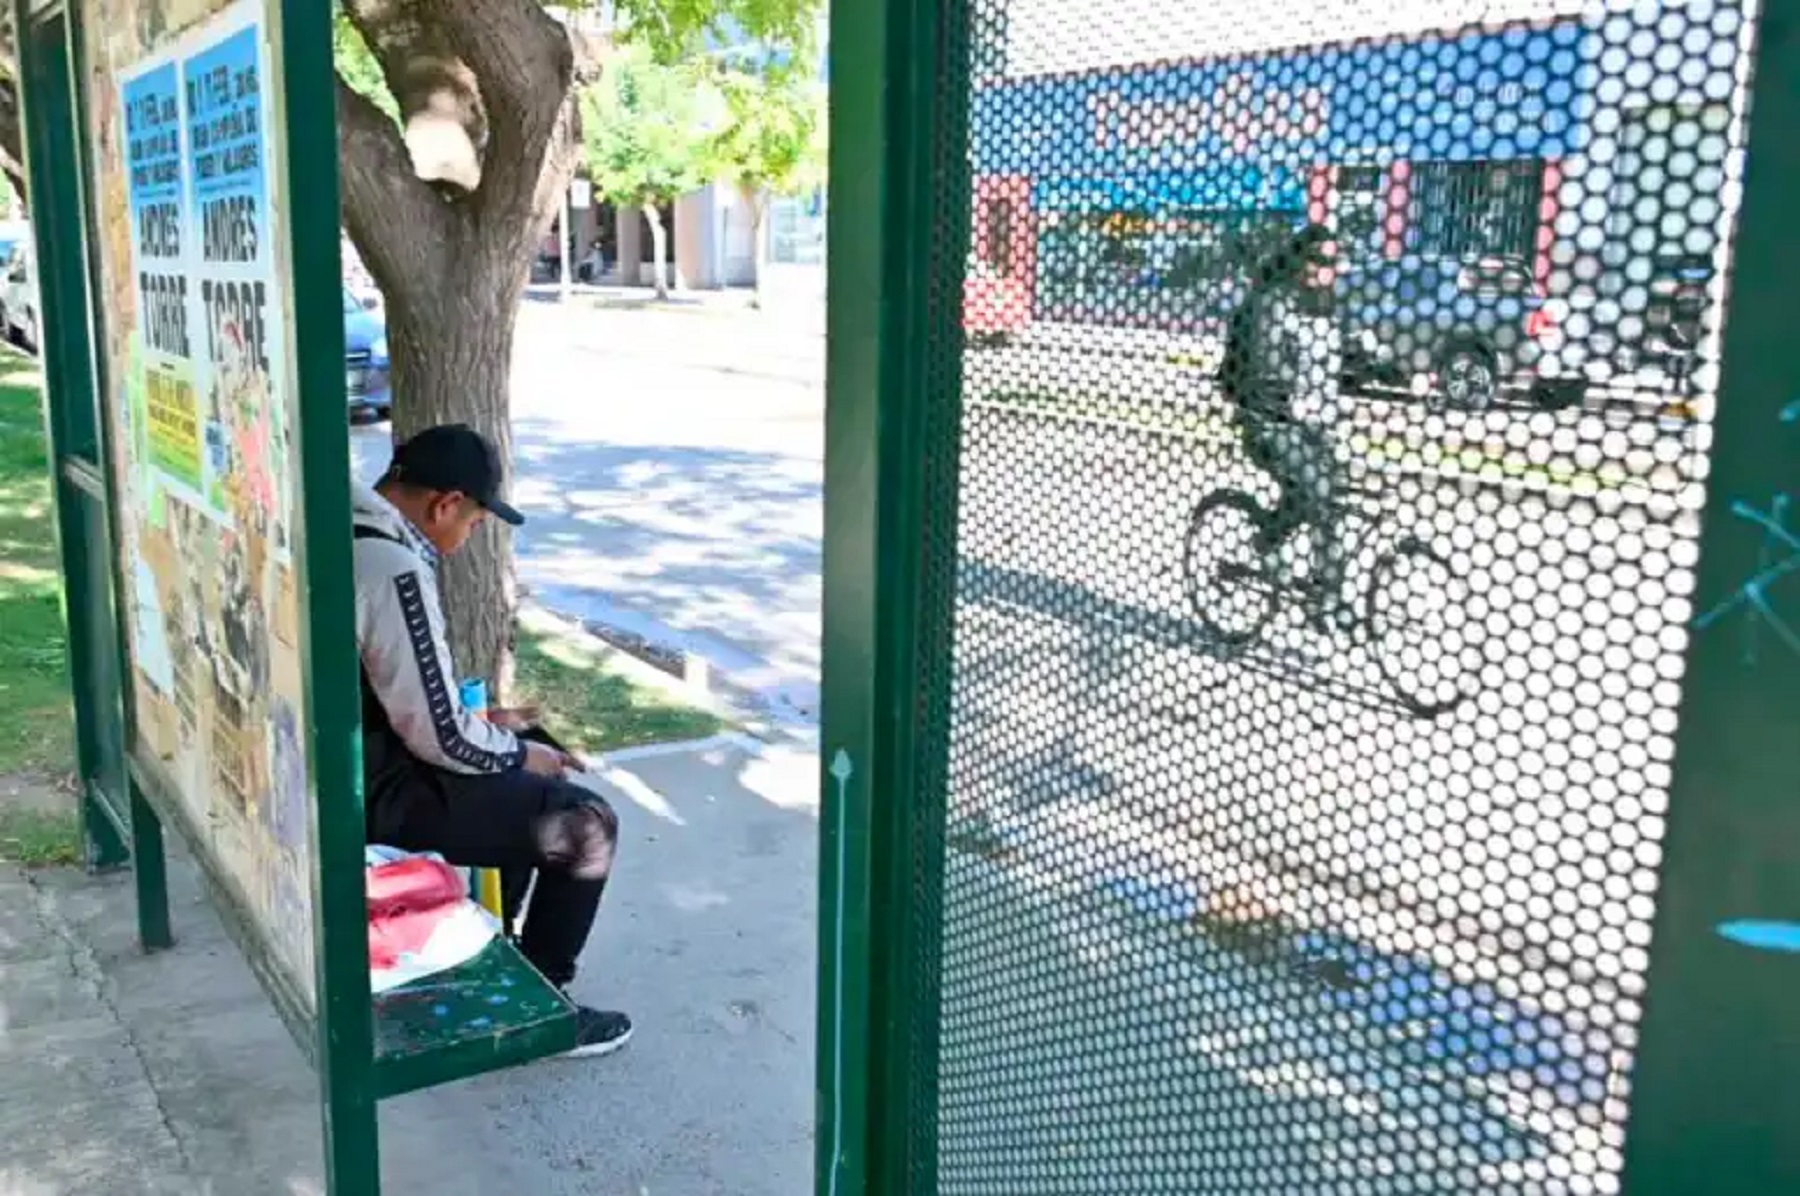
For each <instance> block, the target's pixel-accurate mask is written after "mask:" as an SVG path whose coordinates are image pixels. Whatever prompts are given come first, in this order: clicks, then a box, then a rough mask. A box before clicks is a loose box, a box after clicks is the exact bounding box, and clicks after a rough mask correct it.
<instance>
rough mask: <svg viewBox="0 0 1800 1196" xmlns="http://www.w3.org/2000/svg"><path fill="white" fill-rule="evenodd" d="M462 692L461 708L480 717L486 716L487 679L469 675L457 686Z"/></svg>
mask: <svg viewBox="0 0 1800 1196" xmlns="http://www.w3.org/2000/svg"><path fill="white" fill-rule="evenodd" d="M459 688H460V690H461V693H462V704H463V709H464V710H467V711H468V712H469V713H470V714H473V715H476V716H478V717H480V718H486V717H487V712H488V693H487V681H486V679H485V678H482V677H471V678H469V680H467V681H465V682H463V683H462V685H461V686H460V687H459Z"/></svg>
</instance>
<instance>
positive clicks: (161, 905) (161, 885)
mask: <svg viewBox="0 0 1800 1196" xmlns="http://www.w3.org/2000/svg"><path fill="white" fill-rule="evenodd" d="M131 841H132V844H133V846H134V847H136V849H137V860H136V865H135V867H134V869H133V880H134V881H135V882H136V884H137V911H138V943H139V944H140V945H141V946H142V947H143V948H144V950H146V951H160V950H163V949H165V948H168V947H173V946H174V945H175V934H174V932H173V931H172V930H171V929H170V927H169V872H168V857H167V856H166V855H165V853H164V851H163V831H162V821H161V820H160V819H158V818H157V816H156V810H155V809H154V808H153V807H152V806H151V805H150V803H149V802H148V801H147V800H145V798H144V793H143V790H141V789H139V788H138V785H137V782H136V781H132V782H131Z"/></svg>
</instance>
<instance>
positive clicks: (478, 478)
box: [387, 424, 525, 527]
mask: <svg viewBox="0 0 1800 1196" xmlns="http://www.w3.org/2000/svg"><path fill="white" fill-rule="evenodd" d="M387 478H388V480H389V481H394V482H404V483H405V484H406V485H409V486H423V487H424V488H425V489H427V490H443V491H451V490H456V491H460V492H461V493H463V494H466V495H468V496H469V497H470V498H472V499H474V500H475V501H476V502H477V503H479V504H480V505H481V506H482V508H483V509H485V510H486V511H487V512H488V514H490V515H492V516H493V517H494V518H496V519H498V520H500V522H502V523H508V524H511V525H512V526H513V527H518V526H519V525H520V524H522V523H524V522H525V516H523V515H521V514H519V512H518V511H517V510H516V509H515V508H513V507H512V506H510V505H509V504H507V503H506V502H505V501H504V500H502V499H501V497H500V492H501V490H503V489H504V488H505V482H506V471H505V469H503V468H502V467H501V464H500V450H498V449H496V448H495V447H494V445H493V442H492V441H490V440H489V439H488V438H487V437H485V436H483V435H482V434H481V433H480V432H477V431H476V430H475V429H474V428H471V427H470V426H469V425H467V424H439V425H438V426H437V427H435V428H426V429H425V430H424V431H423V432H420V433H419V434H418V435H416V436H414V437H413V438H412V439H411V440H408V441H407V442H405V443H404V444H400V445H396V446H395V447H394V461H393V464H391V465H389V466H388V471H387Z"/></svg>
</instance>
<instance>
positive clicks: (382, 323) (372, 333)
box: [344, 287, 394, 419]
mask: <svg viewBox="0 0 1800 1196" xmlns="http://www.w3.org/2000/svg"><path fill="white" fill-rule="evenodd" d="M344 393H345V395H346V396H348V398H349V401H350V416H351V418H352V419H354V418H356V417H357V416H358V415H363V414H368V415H371V416H373V417H374V418H375V419H386V418H388V416H389V415H390V414H392V413H393V409H394V396H393V390H392V387H391V385H390V382H389V375H388V343H387V320H386V319H384V318H383V317H382V315H381V312H380V311H379V310H378V309H376V308H373V307H370V306H367V305H366V304H365V303H364V302H363V301H362V300H360V299H358V298H357V297H356V295H355V294H353V293H352V292H351V291H350V289H349V288H348V287H345V288H344Z"/></svg>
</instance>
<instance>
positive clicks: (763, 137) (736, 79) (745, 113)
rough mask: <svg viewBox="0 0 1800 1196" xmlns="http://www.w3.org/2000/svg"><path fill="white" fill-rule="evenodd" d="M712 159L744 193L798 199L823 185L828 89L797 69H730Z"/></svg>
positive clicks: (724, 77) (723, 82) (723, 78)
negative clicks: (772, 194) (722, 116)
mask: <svg viewBox="0 0 1800 1196" xmlns="http://www.w3.org/2000/svg"><path fill="white" fill-rule="evenodd" d="M718 87H719V90H720V93H721V94H722V95H723V97H724V100H725V125H724V127H723V128H722V129H721V130H720V131H719V135H718V137H717V139H716V143H715V147H714V150H713V155H714V157H715V159H716V160H717V163H718V169H719V172H720V175H721V176H722V177H724V178H727V179H730V180H731V182H732V183H733V184H734V185H735V186H736V187H737V188H738V189H739V190H740V191H741V192H743V193H744V194H746V195H751V194H758V193H761V192H764V191H768V192H773V193H774V194H776V195H794V194H798V193H800V192H802V191H807V190H810V189H812V188H813V187H816V186H818V185H819V184H820V183H822V182H824V175H825V89H824V88H823V87H822V86H820V84H819V83H817V82H816V81H815V80H813V79H810V78H807V77H806V76H805V75H804V74H803V73H802V72H799V71H795V70H740V69H729V70H726V71H724V72H722V73H721V74H720V76H719V79H718Z"/></svg>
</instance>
